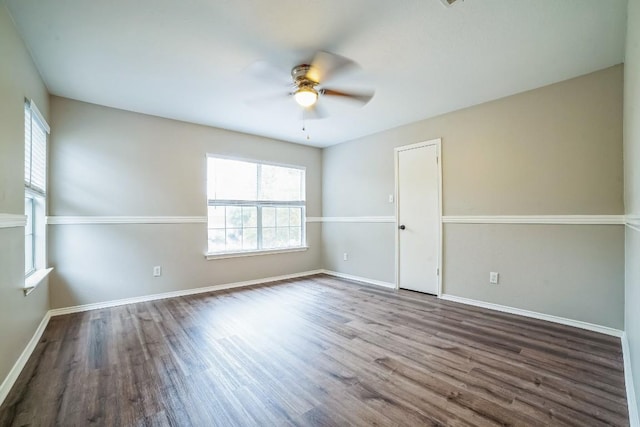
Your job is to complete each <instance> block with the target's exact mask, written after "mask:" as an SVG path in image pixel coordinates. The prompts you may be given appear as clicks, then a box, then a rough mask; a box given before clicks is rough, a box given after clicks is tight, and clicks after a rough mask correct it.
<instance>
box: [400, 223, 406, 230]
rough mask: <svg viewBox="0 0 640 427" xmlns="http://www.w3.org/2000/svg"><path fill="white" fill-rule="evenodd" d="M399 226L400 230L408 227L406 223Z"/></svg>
mask: <svg viewBox="0 0 640 427" xmlns="http://www.w3.org/2000/svg"><path fill="white" fill-rule="evenodd" d="M398 228H399V229H400V230H404V229H405V228H407V227H405V226H404V224H402V225H401V226H400V227H398Z"/></svg>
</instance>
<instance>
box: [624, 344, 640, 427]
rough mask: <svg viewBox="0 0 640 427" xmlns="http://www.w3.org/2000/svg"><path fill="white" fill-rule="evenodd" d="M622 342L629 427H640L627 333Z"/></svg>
mask: <svg viewBox="0 0 640 427" xmlns="http://www.w3.org/2000/svg"><path fill="white" fill-rule="evenodd" d="M621 341H622V358H623V360H624V386H625V388H626V389H627V406H628V407H629V425H630V426H631V427H640V416H639V415H638V404H637V400H636V389H635V388H634V382H633V372H632V371H631V352H630V350H629V339H628V337H627V333H626V332H625V333H623V334H622V338H621Z"/></svg>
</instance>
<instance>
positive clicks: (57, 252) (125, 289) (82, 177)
mask: <svg viewBox="0 0 640 427" xmlns="http://www.w3.org/2000/svg"><path fill="white" fill-rule="evenodd" d="M51 109H52V120H51V128H52V147H53V149H52V155H51V159H50V177H51V178H50V179H51V181H50V182H51V189H52V190H51V193H50V194H51V196H50V204H49V213H50V215H52V216H206V214H207V212H206V161H205V156H206V154H207V153H212V154H223V155H227V156H238V157H244V158H250V159H257V160H265V161H271V162H280V163H286V164H295V165H300V166H304V167H306V171H307V172H306V177H307V187H306V188H307V215H308V216H320V215H321V211H322V208H321V189H322V187H321V160H322V156H321V152H320V150H319V149H317V148H312V147H305V146H302V145H297V144H291V143H286V142H281V141H275V140H271V139H267V138H261V137H256V136H251V135H246V134H240V133H237V132H230V131H224V130H221V129H214V128H210V127H205V126H198V125H194V124H188V123H184V122H178V121H174V120H167V119H162V118H158V117H152V116H147V115H143V114H136V113H131V112H126V111H122V110H116V109H112V108H108V107H101V106H97V105H92V104H86V103H82V102H78V101H73V100H70V99H65V98H59V97H52V98H51ZM307 241H308V244H309V247H310V248H309V250H308V251H305V252H296V253H289V254H277V255H275V254H274V255H262V256H253V257H243V258H235V259H223V260H211V261H207V260H205V258H204V253H205V252H206V246H207V230H206V224H165V225H157V224H156V225H151V224H121V225H114V224H103V225H51V226H49V251H50V254H51V255H50V260H51V265H52V266H53V267H55V271H54V273H53V274H52V278H51V292H50V293H51V305H52V308H58V307H67V306H73V305H80V304H88V303H95V302H102V301H109V300H115V299H122V298H130V297H136V296H142V295H150V294H156V293H162V292H168V291H175V290H183V289H191V288H197V287H203V286H212V285H218V284H225V283H230V282H238V281H245V280H253V279H260V278H265V277H272V276H279V275H286V274H292V273H298V272H304V271H309V270H316V269H319V268H321V249H320V224H319V223H312V224H309V225H308V228H307ZM155 265H160V266H162V269H163V274H162V276H161V277H159V278H154V277H152V268H153V266H155Z"/></svg>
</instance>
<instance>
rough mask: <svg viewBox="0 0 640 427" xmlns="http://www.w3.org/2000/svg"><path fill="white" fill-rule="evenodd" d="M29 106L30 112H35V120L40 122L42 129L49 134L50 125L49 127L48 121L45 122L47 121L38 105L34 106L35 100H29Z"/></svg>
mask: <svg viewBox="0 0 640 427" xmlns="http://www.w3.org/2000/svg"><path fill="white" fill-rule="evenodd" d="M29 108H30V109H31V112H32V113H33V114H35V116H36V120H38V121H39V122H40V124H41V125H42V127H43V128H44V130H45V131H46V132H47V135H48V134H50V133H51V127H49V123H47V121H46V120H45V118H44V116H43V115H42V113H41V112H40V110H39V109H38V107H37V106H36V103H35V101H34V100H33V99H30V100H29Z"/></svg>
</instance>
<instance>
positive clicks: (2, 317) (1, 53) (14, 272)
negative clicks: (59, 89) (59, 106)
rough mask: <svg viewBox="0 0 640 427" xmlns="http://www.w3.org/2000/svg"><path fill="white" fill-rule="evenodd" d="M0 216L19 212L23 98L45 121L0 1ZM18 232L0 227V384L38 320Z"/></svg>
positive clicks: (39, 90) (39, 88) (42, 298)
mask: <svg viewBox="0 0 640 427" xmlns="http://www.w3.org/2000/svg"><path fill="white" fill-rule="evenodd" d="M0 58H1V59H0V214H19V215H22V214H24V99H25V98H30V99H34V100H35V102H36V104H37V105H38V108H39V109H40V111H41V112H42V114H43V115H44V116H45V117H48V111H49V104H48V95H47V89H46V87H45V86H44V83H43V82H42V80H41V79H40V76H39V74H38V71H37V69H36V67H35V66H34V64H33V61H32V60H31V57H30V56H29V53H28V52H27V49H26V48H25V46H24V44H23V43H22V40H21V39H20V37H19V36H18V33H17V32H16V30H15V28H14V27H13V23H12V22H11V18H10V17H9V14H8V12H7V10H6V8H5V6H4V4H3V3H2V2H0ZM23 286H24V229H23V228H21V227H19V228H18V227H14V228H0V383H1V382H2V381H3V380H4V378H5V377H6V375H7V374H8V373H9V370H10V369H11V367H12V366H13V364H14V363H15V362H16V360H17V359H18V357H19V356H20V353H22V350H24V348H25V346H26V345H27V343H28V342H29V340H30V339H31V337H32V336H33V333H34V332H35V330H36V328H37V327H38V324H39V323H40V321H41V320H42V318H43V317H44V315H45V313H46V311H47V309H48V305H49V301H48V294H47V285H46V283H43V284H42V285H41V286H40V287H38V288H37V289H36V290H35V291H34V292H33V293H31V294H30V295H29V296H27V297H25V296H24V295H23V292H22V289H21V288H22V287H23Z"/></svg>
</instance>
